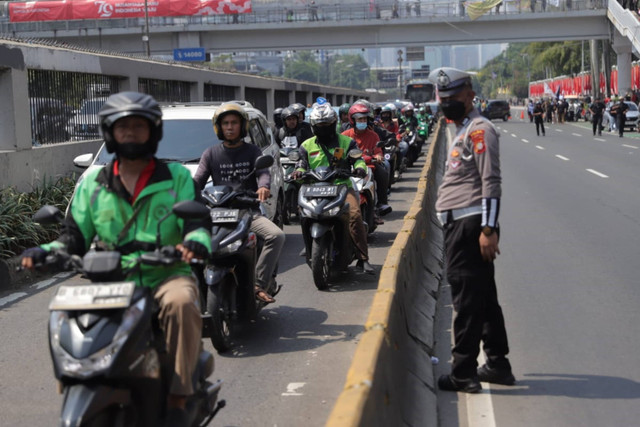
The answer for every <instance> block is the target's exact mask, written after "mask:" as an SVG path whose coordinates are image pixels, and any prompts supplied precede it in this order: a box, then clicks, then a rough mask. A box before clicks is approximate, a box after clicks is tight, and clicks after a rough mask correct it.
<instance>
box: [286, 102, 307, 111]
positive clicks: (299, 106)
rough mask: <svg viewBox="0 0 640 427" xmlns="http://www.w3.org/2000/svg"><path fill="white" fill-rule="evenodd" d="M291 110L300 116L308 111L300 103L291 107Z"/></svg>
mask: <svg viewBox="0 0 640 427" xmlns="http://www.w3.org/2000/svg"><path fill="white" fill-rule="evenodd" d="M289 108H290V109H291V110H293V112H294V113H295V114H300V113H302V112H305V111H307V108H306V107H305V106H304V105H302V104H300V103H299V102H296V103H295V104H291V105H289Z"/></svg>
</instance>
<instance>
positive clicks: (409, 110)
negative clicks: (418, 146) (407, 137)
mask: <svg viewBox="0 0 640 427" xmlns="http://www.w3.org/2000/svg"><path fill="white" fill-rule="evenodd" d="M401 111H402V117H401V119H400V120H401V123H400V133H401V134H405V133H408V132H410V131H411V132H415V131H416V130H417V129H418V125H419V123H418V118H417V117H415V116H414V114H413V112H414V107H413V104H411V103H409V104H407V105H405V106H404V107H402V110H401Z"/></svg>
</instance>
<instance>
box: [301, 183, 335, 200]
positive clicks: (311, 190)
mask: <svg viewBox="0 0 640 427" xmlns="http://www.w3.org/2000/svg"><path fill="white" fill-rule="evenodd" d="M304 195H305V196H306V197H335V196H337V195H338V186H337V185H318V186H313V187H307V188H306V189H305V190H304Z"/></svg>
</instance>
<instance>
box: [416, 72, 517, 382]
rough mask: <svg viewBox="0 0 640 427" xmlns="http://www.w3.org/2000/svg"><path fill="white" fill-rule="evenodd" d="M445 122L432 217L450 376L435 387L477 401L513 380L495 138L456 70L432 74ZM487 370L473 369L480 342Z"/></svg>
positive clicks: (467, 76)
mask: <svg viewBox="0 0 640 427" xmlns="http://www.w3.org/2000/svg"><path fill="white" fill-rule="evenodd" d="M429 79H430V80H431V81H432V82H433V83H434V84H436V87H437V89H438V94H439V97H440V107H441V109H442V112H443V114H444V116H445V117H446V118H447V119H449V120H452V121H453V122H454V123H455V125H456V130H457V134H456V136H455V138H454V140H453V141H452V142H451V146H450V148H449V149H448V155H447V166H446V170H445V174H444V177H443V179H442V184H441V185H440V188H439V189H438V199H437V201H436V210H437V212H438V218H439V219H440V222H441V223H442V225H443V228H444V237H445V251H446V254H445V255H446V263H447V280H448V282H449V285H450V286H451V294H452V301H453V306H454V308H455V310H456V316H455V319H454V323H453V332H454V337H455V340H454V341H455V342H454V347H453V350H452V353H453V363H452V370H451V374H450V375H443V376H441V377H440V378H439V379H438V387H439V388H440V389H441V390H446V391H464V392H467V393H477V392H479V391H480V390H481V389H482V386H481V385H480V381H485V382H492V383H497V384H504V385H512V384H514V383H515V378H514V377H513V374H512V373H511V365H510V363H509V360H508V359H507V357H506V355H507V354H508V353H509V346H508V343H507V332H506V329H505V326H504V318H503V316H502V309H501V308H500V305H499V304H498V296H497V291H496V284H495V280H494V266H493V261H494V259H495V258H496V256H497V255H498V254H499V253H500V250H499V247H498V213H499V211H500V196H501V177H500V158H499V151H498V139H499V134H498V132H497V131H496V129H495V127H494V126H493V124H492V123H491V122H490V121H489V120H487V119H485V118H484V117H482V116H480V114H479V113H478V110H477V109H475V108H474V107H473V97H474V96H475V92H474V91H473V89H472V84H471V75H470V74H468V73H465V72H464V71H460V70H457V69H455V68H449V67H443V68H439V69H436V70H434V71H433V72H432V73H431V74H430V75H429ZM481 341H482V342H483V343H484V346H483V349H484V351H485V354H486V360H487V363H486V364H485V365H483V366H482V367H480V368H479V369H478V364H477V358H478V354H479V351H480V342H481Z"/></svg>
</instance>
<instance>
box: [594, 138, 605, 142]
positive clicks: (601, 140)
mask: <svg viewBox="0 0 640 427" xmlns="http://www.w3.org/2000/svg"><path fill="white" fill-rule="evenodd" d="M593 139H595V140H596V141H600V142H606V141H607V140H606V139H602V138H593Z"/></svg>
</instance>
